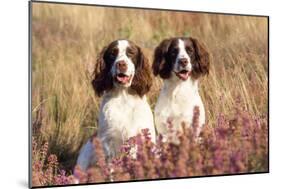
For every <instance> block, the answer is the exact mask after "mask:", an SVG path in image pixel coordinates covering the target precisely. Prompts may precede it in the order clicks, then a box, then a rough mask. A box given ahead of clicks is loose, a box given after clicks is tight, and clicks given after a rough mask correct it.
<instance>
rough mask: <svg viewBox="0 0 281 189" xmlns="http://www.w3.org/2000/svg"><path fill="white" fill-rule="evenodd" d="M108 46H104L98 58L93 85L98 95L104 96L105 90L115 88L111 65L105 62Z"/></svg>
mask: <svg viewBox="0 0 281 189" xmlns="http://www.w3.org/2000/svg"><path fill="white" fill-rule="evenodd" d="M106 50H107V47H104V48H103V50H102V51H101V52H100V54H99V55H98V58H97V62H96V65H95V69H94V73H93V77H94V79H93V80H92V86H93V88H94V90H95V92H96V94H97V95H98V96H102V94H103V92H104V91H108V90H110V89H112V88H113V78H112V75H111V74H110V69H111V66H110V65H107V64H106V62H105V57H104V56H105V52H106Z"/></svg>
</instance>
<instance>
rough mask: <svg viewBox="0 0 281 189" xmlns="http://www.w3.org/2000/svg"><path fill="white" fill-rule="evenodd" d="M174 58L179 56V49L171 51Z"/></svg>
mask: <svg viewBox="0 0 281 189" xmlns="http://www.w3.org/2000/svg"><path fill="white" fill-rule="evenodd" d="M171 54H172V56H176V55H177V54H178V49H176V48H174V49H172V51H171Z"/></svg>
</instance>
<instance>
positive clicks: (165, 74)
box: [152, 38, 173, 79]
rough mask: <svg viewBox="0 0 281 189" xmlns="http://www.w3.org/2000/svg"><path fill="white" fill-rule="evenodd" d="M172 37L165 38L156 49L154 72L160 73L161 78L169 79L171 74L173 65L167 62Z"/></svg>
mask: <svg viewBox="0 0 281 189" xmlns="http://www.w3.org/2000/svg"><path fill="white" fill-rule="evenodd" d="M171 41H172V38H170V39H164V40H163V41H162V42H161V43H160V44H159V45H158V46H157V47H156V49H155V50H154V59H153V64H152V70H153V74H154V75H155V76H157V75H158V74H159V75H160V77H161V78H163V79H167V78H169V77H170V76H171V70H172V67H173V65H172V64H169V63H168V62H166V56H167V52H168V50H169V46H170V44H171Z"/></svg>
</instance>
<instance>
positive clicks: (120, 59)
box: [92, 40, 152, 96]
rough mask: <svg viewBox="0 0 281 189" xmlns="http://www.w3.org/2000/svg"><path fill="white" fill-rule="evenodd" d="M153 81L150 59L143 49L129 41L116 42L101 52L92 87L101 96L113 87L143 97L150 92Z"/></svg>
mask: <svg viewBox="0 0 281 189" xmlns="http://www.w3.org/2000/svg"><path fill="white" fill-rule="evenodd" d="M151 80H152V79H151V74H150V69H149V64H148V59H147V58H146V57H145V56H144V54H143V52H142V50H141V48H140V47H139V46H137V45H136V44H135V43H133V42H131V41H129V40H116V41H113V42H112V43H110V44H109V45H108V46H106V47H104V48H103V50H102V51H101V53H100V55H99V57H98V60H97V64H96V68H95V71H94V79H93V81H92V85H93V87H94V90H95V91H96V93H97V95H99V96H101V95H102V94H103V92H104V91H109V90H111V89H112V88H113V87H117V88H124V89H129V91H132V92H133V93H136V94H138V95H139V96H143V95H144V94H145V93H147V92H148V91H149V89H150V87H151V84H152V83H151V82H152V81H151Z"/></svg>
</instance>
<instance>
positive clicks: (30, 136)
mask: <svg viewBox="0 0 281 189" xmlns="http://www.w3.org/2000/svg"><path fill="white" fill-rule="evenodd" d="M33 3H43V4H63V5H79V6H95V7H108V8H127V9H141V10H156V11H177V12H186V13H203V14H219V15H233V16H248V17H264V18H267V52H268V56H267V64H268V67H267V73H268V74H267V94H268V101H267V104H268V113H267V116H268V120H267V121H268V144H267V145H268V157H267V159H268V170H267V171H262V172H249V173H235V174H232V173H231V174H217V175H203V176H190V177H176V178H159V179H143V180H128V181H114V182H99V183H84V184H67V185H51V186H32V153H31V150H32V149H31V148H32V112H31V108H32V96H31V95H32V72H31V71H32V4H33ZM28 24H29V26H28V51H29V52H28V163H29V169H28V176H29V178H28V187H29V188H53V187H67V186H85V185H99V184H116V183H133V182H143V181H161V180H171V181H173V180H178V179H190V178H205V177H221V176H239V175H255V174H266V173H270V163H269V161H270V142H269V139H270V137H269V135H270V132H269V131H270V122H269V120H270V117H269V116H270V106H269V104H270V100H269V98H270V90H269V84H270V83H269V80H270V79H269V76H270V74H269V72H270V63H269V61H270V58H269V57H270V56H269V54H270V40H269V39H270V38H269V37H270V35H269V32H270V17H269V16H267V15H254V14H238V13H225V12H206V11H193V10H175V9H160V8H148V7H133V6H118V5H102V4H90V3H72V2H55V1H54V2H53V1H40V0H38V1H37V0H29V1H28Z"/></svg>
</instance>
